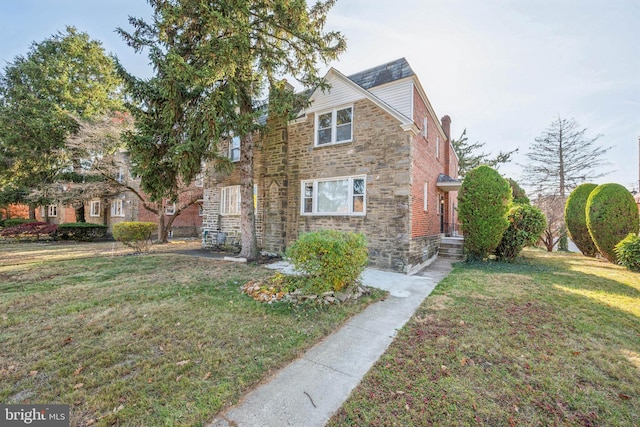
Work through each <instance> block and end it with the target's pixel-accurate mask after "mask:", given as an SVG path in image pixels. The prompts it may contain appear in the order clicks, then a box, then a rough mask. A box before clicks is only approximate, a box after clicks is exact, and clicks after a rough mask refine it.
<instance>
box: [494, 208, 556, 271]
mask: <svg viewBox="0 0 640 427" xmlns="http://www.w3.org/2000/svg"><path fill="white" fill-rule="evenodd" d="M507 218H508V220H509V228H507V230H506V231H505V232H504V234H503V235H502V240H501V241H500V244H499V245H498V247H497V248H496V256H497V258H498V259H500V260H502V261H512V260H514V259H515V258H516V257H517V256H518V255H519V254H520V252H522V249H524V247H525V246H532V245H535V244H536V242H537V241H538V239H540V236H541V235H542V233H543V232H544V230H545V229H546V228H547V219H546V218H545V216H544V213H542V211H541V210H540V209H539V208H538V207H536V206H531V205H527V204H516V205H513V206H512V207H511V209H509V213H508V215H507Z"/></svg>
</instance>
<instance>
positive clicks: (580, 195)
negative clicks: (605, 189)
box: [564, 184, 598, 258]
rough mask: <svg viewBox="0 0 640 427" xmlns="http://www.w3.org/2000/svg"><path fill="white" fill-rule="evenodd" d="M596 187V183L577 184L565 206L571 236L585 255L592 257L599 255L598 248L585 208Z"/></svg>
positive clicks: (565, 216) (566, 221)
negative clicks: (592, 236)
mask: <svg viewBox="0 0 640 427" xmlns="http://www.w3.org/2000/svg"><path fill="white" fill-rule="evenodd" d="M596 187H597V185H596V184H581V185H579V186H577V187H576V188H575V189H574V190H573V191H572V192H571V194H570V195H569V198H568V199H567V203H566V204H565V206H564V222H565V223H566V224H567V231H568V232H569V237H570V238H571V240H573V243H575V244H576V246H577V247H578V249H580V252H582V254H583V255H585V256H588V257H592V258H593V257H595V256H596V255H598V248H597V247H596V244H595V243H594V242H593V239H592V238H591V234H590V233H589V227H587V214H586V209H585V208H586V206H587V199H588V198H589V194H591V192H592V191H593V190H594V189H595V188H596Z"/></svg>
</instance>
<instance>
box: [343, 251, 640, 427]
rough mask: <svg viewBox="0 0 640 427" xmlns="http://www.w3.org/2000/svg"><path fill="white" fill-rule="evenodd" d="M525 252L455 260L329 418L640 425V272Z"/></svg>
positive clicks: (378, 422)
mask: <svg viewBox="0 0 640 427" xmlns="http://www.w3.org/2000/svg"><path fill="white" fill-rule="evenodd" d="M525 256H526V259H525V260H521V261H519V262H517V263H513V264H499V263H478V264H474V263H468V264H460V265H458V266H457V267H456V268H455V269H454V271H453V272H452V273H451V274H450V275H449V277H448V278H446V279H445V280H444V281H443V282H442V283H441V284H440V285H438V287H437V288H436V289H435V291H434V294H433V295H432V296H430V297H428V298H427V299H426V300H425V302H424V303H423V305H422V306H421V307H420V309H419V310H418V312H417V313H416V316H415V318H414V319H413V320H412V321H410V322H409V323H408V324H407V325H406V326H405V328H404V329H403V330H402V331H401V332H400V333H399V336H398V338H397V339H396V340H395V342H394V343H393V344H392V346H391V347H390V348H389V350H388V351H387V352H386V353H385V355H384V356H383V357H382V358H381V360H380V361H379V363H378V364H377V365H376V366H374V368H373V369H372V370H371V371H370V372H369V374H368V375H367V377H366V378H365V380H364V381H363V382H362V383H361V384H360V386H359V387H358V388H357V389H356V391H355V392H354V394H353V395H352V397H351V398H350V399H349V401H348V402H347V403H346V404H345V405H344V406H343V408H342V409H341V410H340V411H339V413H338V414H337V415H336V416H335V417H334V418H333V420H332V421H331V423H330V425H334V426H338V425H340V426H343V425H361V426H387V425H532V426H533V425H563V426H564V425H571V426H592V425H616V426H632V425H640V371H639V367H638V364H637V360H638V359H637V356H638V354H640V317H639V316H638V314H636V312H635V308H637V307H640V274H638V273H632V272H629V271H627V270H624V269H622V268H619V267H617V266H613V265H611V264H607V263H604V262H601V261H598V260H592V259H588V258H585V257H582V256H580V255H575V254H574V255H565V254H555V253H554V254H547V253H545V252H539V251H534V250H528V251H526V252H525ZM594 294H595V295H601V294H606V295H617V296H620V298H618V299H617V300H616V303H615V304H612V303H611V301H609V300H603V299H602V298H598V297H594ZM445 297H446V298H445Z"/></svg>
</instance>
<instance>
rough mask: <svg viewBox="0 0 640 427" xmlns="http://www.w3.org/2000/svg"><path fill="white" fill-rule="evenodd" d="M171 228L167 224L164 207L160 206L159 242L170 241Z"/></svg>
mask: <svg viewBox="0 0 640 427" xmlns="http://www.w3.org/2000/svg"><path fill="white" fill-rule="evenodd" d="M168 235H169V230H167V227H166V226H165V217H164V208H163V207H162V206H160V208H159V209H158V243H168V242H169V238H168V237H169V236H168Z"/></svg>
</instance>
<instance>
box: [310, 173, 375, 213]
mask: <svg viewBox="0 0 640 427" xmlns="http://www.w3.org/2000/svg"><path fill="white" fill-rule="evenodd" d="M365 193H366V185H365V177H364V176H354V177H343V178H334V179H322V180H312V181H303V182H302V203H301V213H302V214H303V215H314V214H315V215H365V212H366V208H365V202H366V199H365Z"/></svg>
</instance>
